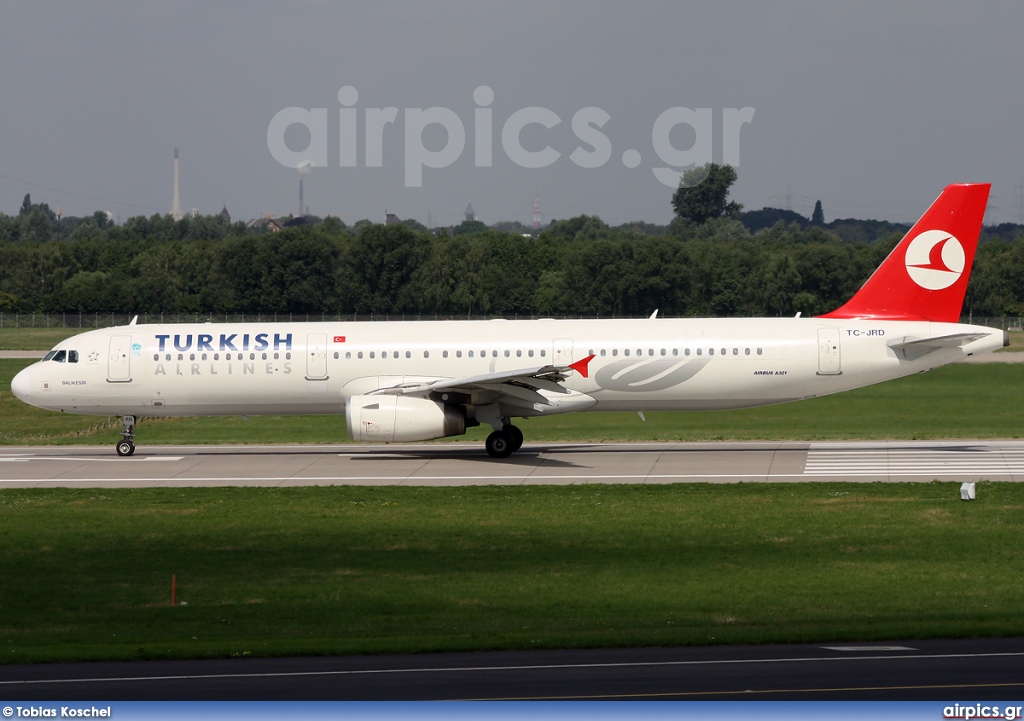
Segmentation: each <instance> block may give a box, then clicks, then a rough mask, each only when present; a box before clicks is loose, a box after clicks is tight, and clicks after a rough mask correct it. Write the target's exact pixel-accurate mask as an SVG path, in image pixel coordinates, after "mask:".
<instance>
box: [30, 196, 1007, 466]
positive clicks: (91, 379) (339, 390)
mask: <svg viewBox="0 0 1024 721" xmlns="http://www.w3.org/2000/svg"><path fill="white" fill-rule="evenodd" d="M989 187H990V186H989V185H987V184H963V185H950V186H949V187H947V188H946V189H945V190H944V191H943V192H942V194H941V195H940V196H939V198H938V199H937V200H936V201H935V202H934V203H933V204H932V206H931V207H930V208H929V209H928V211H927V212H926V213H925V214H924V216H922V218H921V219H920V220H919V221H918V222H917V223H916V224H915V225H914V227H913V228H912V229H911V230H910V232H909V233H907V235H906V236H905V237H904V238H903V240H902V241H901V242H900V243H899V245H898V246H897V247H896V248H895V250H893V252H892V253H891V254H890V255H889V257H888V258H886V260H885V262H883V263H882V265H881V266H880V267H879V268H878V270H876V271H875V273H874V274H873V275H872V276H871V277H870V278H869V279H868V281H867V282H866V283H865V284H864V286H863V287H862V288H861V289H860V290H859V291H858V292H857V294H856V295H855V296H854V297H853V298H852V299H851V300H850V301H849V302H848V303H846V305H844V306H842V307H841V308H839V309H838V310H835V311H833V312H831V313H828V314H826V315H823V316H819V317H816V318H800V317H796V318H713V319H690V318H685V319H659V318H656V317H655V316H656V315H657V313H655V315H652V316H651V318H649V319H646V320H529V321H504V320H492V321H431V322H423V321H420V322H385V323H371V322H363V323H333V322H331V323H243V324H210V323H207V324H194V325H193V324H186V325H135V323H134V321H133V322H132V324H131V325H128V326H122V327H118V328H104V329H101V330H94V331H89V332H87V333H82V334H81V335H77V336H75V337H73V338H69V339H67V340H65V341H63V342H61V343H59V344H58V345H57V346H56V347H55V348H54V349H53V350H52V351H50V352H49V353H48V354H47V355H46V357H45V358H44V359H43V360H42V361H40V362H38V363H35V364H33V365H31V366H29V367H28V368H26V369H25V370H23V371H21V372H20V373H19V374H18V375H17V376H15V378H14V380H13V381H12V382H11V390H12V391H13V392H14V394H15V395H16V396H17V397H18V398H20V399H21V400H22V401H24V402H26V403H30V404H32V405H34V406H38V407H40V408H45V409H48V410H53V411H62V412H67V413H83V414H96V415H117V416H121V417H122V421H123V424H124V430H123V433H122V435H123V439H122V440H121V441H120V442H119V443H118V444H117V452H118V453H119V454H120V455H122V456H127V455H131V454H132V453H134V451H135V445H134V442H133V439H134V430H135V417H136V416H203V415H259V414H337V413H345V415H346V418H347V421H348V431H349V436H350V437H351V438H352V440H355V441H375V442H381V443H389V442H405V441H423V440H430V439H434V438H443V437H446V436H455V435H461V434H463V433H465V431H466V428H467V427H470V426H477V425H480V424H482V423H484V424H487V425H490V426H491V427H492V428H493V429H494V432H493V433H491V434H490V436H489V437H488V438H487V443H486V448H487V452H488V453H489V454H490V455H491V456H493V457H495V458H504V457H506V456H508V455H509V454H511V453H512V452H514V451H515V450H517V449H518V448H519V447H520V446H521V445H522V442H523V434H522V432H521V431H520V430H519V429H518V428H517V427H516V426H514V425H512V419H513V418H528V417H530V416H541V415H549V414H555V413H571V412H574V411H637V412H640V413H641V415H642V413H643V411H654V410H711V409H727V408H747V407H751V406H760V405H767V404H771V403H783V402H786V401H793V400H798V399H801V398H811V397H814V396H820V395H825V394H826V393H836V392H838V391H845V390H849V389H851V388H857V387H860V386H865V385H869V384H872V383H878V382H880V381H884V380H889V379H891V378H899V377H900V376H905V375H909V374H911V373H919V372H921V371H926V370H929V369H931V368H935V367H937V366H941V365H945V364H948V363H955V362H957V361H960V360H963V359H964V358H966V357H968V356H972V355H975V354H978V353H987V352H991V351H994V350H996V349H998V348H1001V347H1003V346H1005V345H1008V343H1009V340H1008V336H1007V334H1006V333H1005V332H1004V331H1002V330H998V329H994V328H985V327H981V326H973V325H960V324H958V323H957V320H959V317H960V310H961V307H962V305H963V299H964V293H965V292H966V289H967V280H968V276H969V271H970V267H971V263H972V262H973V259H974V251H975V248H976V247H977V243H978V235H979V233H980V230H981V223H982V218H983V216H984V213H985V204H986V202H987V199H988V192H989Z"/></svg>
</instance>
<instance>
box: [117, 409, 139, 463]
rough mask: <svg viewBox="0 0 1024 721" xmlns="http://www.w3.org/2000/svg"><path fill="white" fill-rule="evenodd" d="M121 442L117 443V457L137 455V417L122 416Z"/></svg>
mask: <svg viewBox="0 0 1024 721" xmlns="http://www.w3.org/2000/svg"><path fill="white" fill-rule="evenodd" d="M121 425H122V426H123V427H124V429H123V430H122V431H121V440H119V441H118V442H117V455H119V456H130V455H132V454H134V453H135V443H134V442H133V440H132V439H133V438H135V416H121Z"/></svg>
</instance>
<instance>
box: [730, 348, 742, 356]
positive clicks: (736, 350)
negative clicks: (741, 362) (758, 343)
mask: <svg viewBox="0 0 1024 721" xmlns="http://www.w3.org/2000/svg"><path fill="white" fill-rule="evenodd" d="M732 354H733V355H739V354H740V349H739V348H733V349H732Z"/></svg>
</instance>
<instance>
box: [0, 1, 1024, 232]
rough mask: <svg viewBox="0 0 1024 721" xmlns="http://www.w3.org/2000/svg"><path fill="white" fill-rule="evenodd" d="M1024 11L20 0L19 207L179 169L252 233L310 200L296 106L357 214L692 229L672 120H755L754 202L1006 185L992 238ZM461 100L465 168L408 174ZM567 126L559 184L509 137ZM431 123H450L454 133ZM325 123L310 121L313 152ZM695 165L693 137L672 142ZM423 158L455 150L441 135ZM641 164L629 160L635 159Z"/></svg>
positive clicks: (1014, 153)
mask: <svg viewBox="0 0 1024 721" xmlns="http://www.w3.org/2000/svg"><path fill="white" fill-rule="evenodd" d="M1022 28H1024V4H1021V3H1020V2H1017V1H1016V0H1006V1H1005V2H995V1H993V2H972V3H966V2H962V3H961V2H920V1H916V0H910V1H906V2H900V3H890V2H885V3H881V2H856V3H853V2H850V3H820V2H798V1H795V0H785V1H781V2H774V3H768V2H707V3H689V2H679V1H678V0H677V1H674V2H656V1H650V0H645V1H644V2H542V1H540V0H516V1H514V2H490V3H485V2H469V1H459V0H439V1H437V2H415V1H411V0H410V1H393V2H389V1H386V0H382V1H376V2H364V3H349V2H344V3H342V2H328V1H327V0H323V1H315V0H309V1H307V2H291V3H277V2H266V1H262V0H261V1H256V2H219V3H216V2H214V3H206V2H178V3H169V2H149V1H147V0H136V1H134V2H82V3H57V2H46V1H43V2H5V3H3V4H2V5H0V68H2V70H0V102H2V111H0V212H5V213H15V212H17V209H18V207H19V205H20V203H21V199H22V197H23V196H24V194H25V193H26V192H31V194H32V197H33V199H35V200H38V201H45V202H47V203H49V204H50V205H51V206H52V207H54V208H56V207H57V206H58V205H59V206H61V208H62V210H63V211H64V213H65V214H68V215H82V214H85V213H90V212H92V211H93V210H98V209H102V210H110V211H111V212H113V213H114V214H115V216H118V217H120V218H121V219H125V218H127V217H129V216H132V215H140V214H142V215H150V214H152V213H167V212H169V211H170V207H171V191H172V156H173V149H174V148H175V147H178V148H179V149H180V153H181V177H182V179H181V200H182V206H183V207H184V208H185V209H186V210H188V209H189V208H193V207H195V208H198V209H199V211H200V212H203V213H213V212H219V211H220V209H221V206H222V205H226V206H227V207H228V209H229V211H230V212H231V213H232V215H233V216H234V217H235V218H236V219H249V218H253V217H257V216H259V215H260V214H261V213H273V214H277V215H286V214H288V213H292V212H295V210H296V209H297V202H298V201H297V195H298V174H297V173H296V172H295V170H294V169H290V168H286V167H283V166H281V165H280V164H279V163H277V162H276V161H275V160H274V158H273V157H272V156H271V153H270V151H269V149H268V145H267V128H268V125H269V124H270V120H271V118H273V117H274V115H275V114H276V113H277V112H278V111H279V110H281V109H283V108H287V107H293V106H294V107H301V108H326V109H327V111H328V117H329V120H328V140H329V143H330V154H329V158H330V161H331V164H330V165H329V166H328V167H326V168H317V169H316V170H314V172H313V173H312V174H311V175H310V176H308V177H307V179H306V181H305V187H306V203H307V205H308V206H309V208H310V210H311V211H312V212H314V213H317V214H328V213H329V214H334V215H339V216H341V217H342V219H343V220H345V221H346V222H348V223H352V222H355V221H356V220H359V219H360V218H364V217H369V218H371V219H374V220H383V216H384V211H385V208H386V209H387V210H388V211H390V212H394V213H396V214H398V215H399V216H400V217H403V218H409V217H412V218H416V219H417V220H420V221H421V222H426V221H427V214H428V212H430V213H431V214H432V218H433V221H434V223H435V224H453V223H457V222H458V221H459V220H460V219H461V213H462V211H463V210H464V209H465V207H466V204H467V203H469V202H472V203H473V207H474V208H475V209H476V211H477V213H478V215H479V217H480V218H481V219H482V220H484V221H486V222H488V223H490V222H496V221H499V220H520V221H523V222H525V223H529V222H530V221H531V219H532V202H533V196H534V190H535V189H537V190H539V192H540V196H541V201H542V205H543V212H544V219H545V221H547V220H550V219H551V218H566V217H570V216H573V215H579V214H582V213H587V214H596V215H599V216H601V217H602V218H603V219H604V220H605V221H607V222H609V223H614V224H618V223H622V222H626V221H629V220H646V221H649V222H656V223H665V222H668V220H669V219H670V218H671V212H672V211H671V205H670V198H671V194H672V191H671V189H669V188H667V187H665V186H664V185H662V184H661V183H660V182H659V181H658V180H656V179H655V177H654V174H653V173H652V171H651V168H652V167H656V166H662V165H664V163H662V162H661V161H660V160H658V158H657V157H656V155H655V152H654V148H653V146H652V135H651V130H652V126H653V125H654V121H655V119H656V118H657V117H658V115H659V114H660V113H661V112H662V111H664V110H666V109H668V108H671V107H675V106H684V107H689V108H694V109H696V108H712V109H713V117H714V158H715V160H716V161H718V160H720V159H721V153H722V111H723V109H724V108H742V107H748V106H749V107H753V108H754V109H755V115H754V119H753V121H752V122H751V123H750V124H749V125H745V126H743V129H742V131H741V135H740V138H741V140H740V157H741V161H740V164H739V168H738V172H739V180H738V182H737V184H736V186H735V187H734V193H733V196H734V198H735V199H736V200H738V201H739V202H741V203H743V204H744V205H745V206H746V207H747V208H748V209H756V208H760V207H763V206H766V205H770V206H776V207H781V206H785V204H786V202H787V199H786V198H787V195H788V196H789V198H790V202H791V204H792V207H793V209H794V210H797V211H799V212H803V213H804V214H807V215H809V214H810V212H811V208H812V207H813V203H814V200H816V199H821V201H822V203H823V206H824V210H825V216H826V219H827V220H831V219H833V218H835V217H837V216H839V217H848V216H854V217H864V218H868V217H873V218H884V219H889V220H912V219H913V218H915V217H917V216H918V215H919V214H920V213H921V212H923V210H924V209H925V207H927V205H928V203H929V202H930V201H931V200H932V199H934V197H935V196H936V195H937V194H938V192H939V191H940V190H941V189H942V187H943V186H945V185H946V184H948V183H952V182H965V181H985V182H992V183H993V191H992V199H991V201H990V206H991V207H990V211H989V214H988V216H987V222H990V223H993V222H1007V221H1016V220H1017V216H1018V201H1017V194H1018V193H1019V192H1020V190H1019V188H1018V186H1020V185H1021V183H1022V181H1024V142H1022V130H1021V128H1022V125H1021V122H1022V121H1021V119H1022V118H1024V92H1022V80H1021V72H1022V70H1024V43H1022V42H1021V40H1020V32H1021V29H1022ZM346 85H351V86H353V87H355V88H356V89H357V90H358V92H359V99H358V102H357V104H356V105H355V107H356V108H357V110H358V120H359V137H360V142H359V157H358V167H355V168H341V167H339V166H338V162H337V158H338V146H339V141H338V133H339V109H340V105H339V101H338V90H339V88H341V87H343V86H346ZM480 85H487V86H488V87H490V88H491V89H492V90H493V91H494V102H493V103H492V105H491V108H492V112H493V134H494V140H493V158H494V160H493V163H494V164H493V166H492V167H489V168H478V167H474V133H473V123H474V111H475V109H476V107H477V106H476V104H475V103H474V100H473V91H474V89H475V88H477V87H478V86H480ZM389 106H393V107H396V108H398V109H399V114H398V120H397V123H396V124H395V125H392V126H388V127H387V128H386V129H385V134H384V141H383V149H384V157H383V166H382V167H380V168H368V167H366V166H365V157H364V153H363V133H364V130H365V123H364V114H365V109H366V108H383V107H389ZM434 106H440V107H445V108H449V109H451V110H452V111H454V112H455V113H456V114H457V115H458V116H459V118H460V119H461V121H462V122H463V124H464V125H465V128H466V147H465V150H464V151H463V152H462V154H461V156H460V157H459V159H458V160H457V161H456V162H454V163H453V164H452V165H451V166H449V167H446V168H440V169H431V168H427V169H425V170H424V175H423V186H422V187H420V188H408V187H406V186H405V183H404V161H403V157H404V150H405V141H404V135H403V127H404V124H403V111H404V109H405V108H428V107H434ZM530 106H540V107H544V108H548V109H550V110H552V111H554V112H555V113H556V114H557V115H558V116H559V118H561V123H560V124H559V125H557V126H555V127H554V128H552V129H550V130H545V129H544V128H542V127H540V126H530V127H528V128H527V129H526V130H524V131H523V133H522V143H523V146H524V147H526V148H528V149H530V150H540V149H541V148H543V147H544V146H545V145H550V146H551V147H553V148H554V149H555V150H557V151H558V152H559V153H561V157H560V158H559V159H558V160H557V161H556V162H555V163H553V164H552V165H550V166H548V167H545V168H537V169H527V168H522V167H519V166H518V165H516V164H515V163H513V162H512V161H511V160H510V159H509V158H508V157H507V155H506V154H505V152H504V151H503V148H502V141H501V130H502V126H503V124H504V122H505V121H506V119H507V118H508V117H509V116H510V115H511V114H512V113H513V112H515V111H516V110H519V109H520V108H525V107H530ZM588 106H596V107H598V108H602V109H603V110H605V111H607V113H608V114H609V115H610V120H609V121H608V122H607V124H606V125H604V127H603V128H602V129H601V132H602V133H603V134H604V135H605V136H606V137H607V138H608V140H609V141H610V144H611V148H612V154H611V158H610V160H608V162H607V163H605V164H604V165H603V166H601V167H598V168H591V169H587V168H581V167H578V166H577V165H576V164H574V163H573V162H572V161H571V160H570V158H569V156H570V153H572V151H573V150H574V149H575V148H576V147H577V146H582V147H583V148H584V150H590V149H591V148H590V147H589V146H587V145H586V144H584V143H581V142H580V140H579V139H578V138H577V137H576V136H575V135H574V134H573V130H572V128H571V126H570V122H571V119H572V117H573V114H574V113H575V112H576V111H577V110H579V109H581V108H584V107H588ZM434 131H436V132H434ZM304 133H305V131H303V130H302V129H301V128H299V127H297V126H293V127H292V129H291V130H289V132H288V134H287V135H286V139H287V140H288V142H289V144H290V145H292V146H295V147H293V149H300V148H301V146H302V145H303V144H304V143H303V142H300V141H302V140H304V138H305V135H304ZM670 137H671V140H672V142H673V144H674V145H675V146H676V147H678V148H680V149H685V148H686V147H688V146H689V145H690V144H692V142H693V140H694V133H693V131H690V130H688V128H686V127H685V126H680V127H678V128H676V129H675V130H674V131H673V133H672V135H671V136H670ZM425 138H426V143H427V145H428V147H431V148H432V149H435V150H436V149H438V148H440V147H441V146H443V145H444V143H445V139H446V135H445V133H444V131H442V130H440V129H439V128H437V127H434V128H431V129H430V130H429V131H428V133H426V135H425ZM628 149H635V150H636V151H638V152H639V153H640V156H641V162H640V164H639V165H638V166H637V167H635V168H632V169H631V168H627V167H626V166H625V165H624V164H623V161H622V154H623V152H624V151H626V150H628Z"/></svg>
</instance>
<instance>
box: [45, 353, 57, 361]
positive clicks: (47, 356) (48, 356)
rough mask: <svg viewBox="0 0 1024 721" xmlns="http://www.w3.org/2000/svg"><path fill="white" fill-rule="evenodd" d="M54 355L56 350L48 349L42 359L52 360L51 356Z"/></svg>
mask: <svg viewBox="0 0 1024 721" xmlns="http://www.w3.org/2000/svg"><path fill="white" fill-rule="evenodd" d="M55 355H57V351H55V350H52V351H50V352H49V353H47V354H46V357H45V358H43V360H44V361H48V360H53V357H54V356H55Z"/></svg>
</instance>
